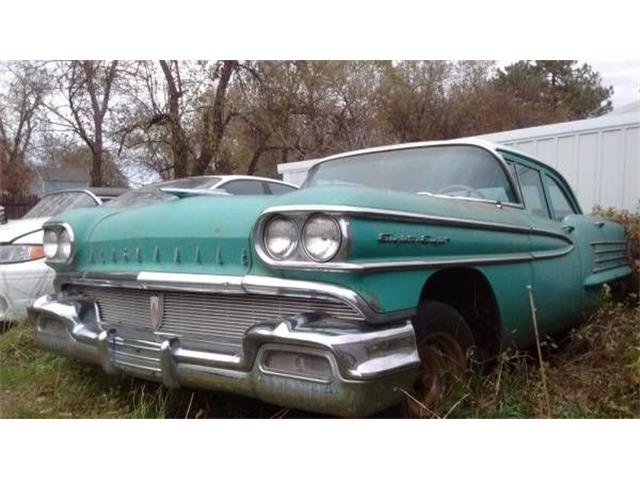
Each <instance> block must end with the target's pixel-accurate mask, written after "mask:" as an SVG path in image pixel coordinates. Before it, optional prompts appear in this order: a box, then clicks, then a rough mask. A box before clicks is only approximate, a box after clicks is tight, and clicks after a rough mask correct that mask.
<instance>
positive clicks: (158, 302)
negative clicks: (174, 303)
mask: <svg viewBox="0 0 640 480" xmlns="http://www.w3.org/2000/svg"><path fill="white" fill-rule="evenodd" d="M149 318H150V320H151V325H153V328H154V329H157V328H158V327H160V322H161V321H162V295H151V296H150V297H149Z"/></svg>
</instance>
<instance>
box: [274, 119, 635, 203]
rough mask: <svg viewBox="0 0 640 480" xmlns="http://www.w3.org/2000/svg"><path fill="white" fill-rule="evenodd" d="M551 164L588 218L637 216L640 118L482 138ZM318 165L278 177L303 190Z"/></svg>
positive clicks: (301, 165) (290, 167) (285, 169)
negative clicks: (602, 210) (601, 213)
mask: <svg viewBox="0 0 640 480" xmlns="http://www.w3.org/2000/svg"><path fill="white" fill-rule="evenodd" d="M481 138H484V139H486V140H490V141H492V142H495V143H502V144H504V145H509V146H511V147H513V148H516V149H518V150H521V151H523V152H525V153H528V154H529V155H532V156H533V157H535V158H537V159H538V160H540V161H542V162H545V163H547V164H549V165H551V166H553V167H554V168H556V169H557V170H558V171H560V172H561V173H562V174H563V175H564V177H565V178H566V179H567V181H568V182H569V184H570V185H571V188H573V190H574V192H576V195H577V196H578V199H579V201H580V204H581V205H582V208H583V210H584V211H585V212H588V211H590V210H591V208H592V207H593V206H594V205H602V206H606V207H617V208H626V209H629V210H635V208H636V207H637V205H638V200H639V199H640V113H638V112H634V113H626V114H624V115H607V116H604V117H599V118H594V119H590V120H579V121H575V122H565V123H556V124H552V125H544V126H540V127H532V128H523V129H519V130H510V131H506V132H497V133H492V134H488V135H482V136H481ZM317 162H318V160H305V161H302V162H292V163H284V164H280V165H278V173H280V174H281V175H282V176H283V179H284V180H285V181H287V182H291V183H295V184H297V185H300V184H301V183H302V182H303V181H304V179H305V177H306V174H307V171H308V170H309V168H311V167H312V166H313V165H314V164H315V163H317Z"/></svg>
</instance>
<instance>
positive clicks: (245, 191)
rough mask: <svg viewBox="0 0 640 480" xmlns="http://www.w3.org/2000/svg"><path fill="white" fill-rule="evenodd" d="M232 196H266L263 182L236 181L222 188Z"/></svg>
mask: <svg viewBox="0 0 640 480" xmlns="http://www.w3.org/2000/svg"><path fill="white" fill-rule="evenodd" d="M221 188H222V189H223V190H225V191H227V192H229V193H230V194H231V195H264V194H265V191H264V188H263V186H262V183H261V182H257V181H255V180H234V181H232V182H229V183H226V184H224V185H222V187H221Z"/></svg>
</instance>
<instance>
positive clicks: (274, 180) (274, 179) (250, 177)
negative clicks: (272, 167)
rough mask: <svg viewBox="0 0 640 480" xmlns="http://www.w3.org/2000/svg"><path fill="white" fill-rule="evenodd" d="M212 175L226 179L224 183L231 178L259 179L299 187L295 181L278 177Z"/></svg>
mask: <svg viewBox="0 0 640 480" xmlns="http://www.w3.org/2000/svg"><path fill="white" fill-rule="evenodd" d="M210 176H211V177H219V178H220V179H222V181H224V183H227V182H230V181H231V180H258V181H261V182H271V183H279V184H281V185H286V186H288V187H293V188H295V189H298V188H300V187H298V185H294V184H293V183H289V182H284V181H282V180H278V179H276V178H269V177H258V176H255V175H210Z"/></svg>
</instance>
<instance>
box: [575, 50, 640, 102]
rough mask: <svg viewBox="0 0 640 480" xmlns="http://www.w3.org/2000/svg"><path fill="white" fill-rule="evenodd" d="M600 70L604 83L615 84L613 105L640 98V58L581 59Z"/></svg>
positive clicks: (581, 61)
mask: <svg viewBox="0 0 640 480" xmlns="http://www.w3.org/2000/svg"><path fill="white" fill-rule="evenodd" d="M583 62H586V63H588V64H589V65H591V66H592V67H593V69H594V70H596V71H598V72H600V75H601V76H602V83H603V84H604V85H607V86H608V85H613V98H612V102H613V107H614V109H615V108H616V107H622V106H624V105H627V104H629V103H631V102H634V101H637V100H640V60H629V61H620V60H580V63H583Z"/></svg>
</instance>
